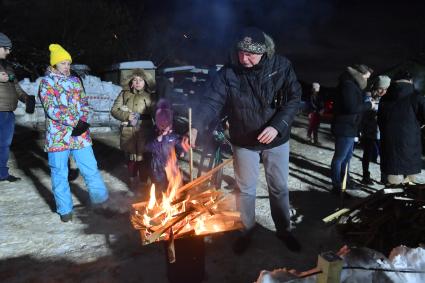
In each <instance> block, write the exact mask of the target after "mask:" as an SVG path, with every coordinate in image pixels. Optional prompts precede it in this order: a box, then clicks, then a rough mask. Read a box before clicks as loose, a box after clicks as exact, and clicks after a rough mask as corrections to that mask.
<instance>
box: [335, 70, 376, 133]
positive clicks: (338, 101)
mask: <svg viewBox="0 0 425 283" xmlns="http://www.w3.org/2000/svg"><path fill="white" fill-rule="evenodd" d="M338 90H339V91H338V94H337V95H336V97H335V102H334V120H333V123H332V133H333V134H334V135H335V136H337V137H356V136H357V134H358V128H359V124H360V122H361V117H362V113H363V112H364V111H366V110H369V109H370V108H371V107H372V105H371V103H370V102H364V101H363V95H364V94H363V91H362V90H361V88H360V87H359V85H358V83H357V82H356V81H355V79H354V77H353V76H352V75H351V74H349V73H348V72H346V73H344V74H343V75H342V76H341V78H340V81H339V85H338Z"/></svg>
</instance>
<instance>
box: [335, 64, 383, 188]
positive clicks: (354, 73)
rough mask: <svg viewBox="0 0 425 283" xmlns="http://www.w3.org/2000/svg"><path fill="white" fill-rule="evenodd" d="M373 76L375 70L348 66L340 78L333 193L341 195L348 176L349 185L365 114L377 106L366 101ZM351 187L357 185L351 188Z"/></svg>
mask: <svg viewBox="0 0 425 283" xmlns="http://www.w3.org/2000/svg"><path fill="white" fill-rule="evenodd" d="M371 73H372V69H370V68H369V67H367V66H366V65H355V66H354V67H347V69H346V70H345V72H344V73H343V74H342V75H341V76H340V79H339V85H338V90H339V93H338V94H337V95H336V96H335V102H334V108H333V109H334V120H333V122H332V133H333V135H334V136H335V152H334V156H333V158H332V163H331V179H332V192H333V193H339V192H341V188H342V183H343V180H344V175H346V176H347V184H349V182H348V181H349V172H350V168H349V167H350V159H351V156H352V154H353V148H354V139H355V138H356V137H357V135H358V131H359V125H360V122H361V117H362V113H363V112H364V111H367V110H370V109H372V107H375V106H374V105H375V104H374V103H372V102H370V101H367V102H365V101H364V95H365V93H364V89H365V88H366V86H367V80H368V78H369V77H370V75H371ZM351 186H353V185H352V184H350V185H349V186H348V187H351ZM351 188H353V187H351Z"/></svg>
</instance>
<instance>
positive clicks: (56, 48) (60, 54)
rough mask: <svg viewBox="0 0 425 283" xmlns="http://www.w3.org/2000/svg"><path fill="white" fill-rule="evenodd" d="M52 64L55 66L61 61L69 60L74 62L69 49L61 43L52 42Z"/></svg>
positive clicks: (50, 46)
mask: <svg viewBox="0 0 425 283" xmlns="http://www.w3.org/2000/svg"><path fill="white" fill-rule="evenodd" d="M49 50H50V65H51V66H54V65H56V64H57V63H59V62H62V61H65V60H69V61H71V62H72V58H71V55H69V53H68V51H66V50H65V49H63V47H62V46H60V45H59V44H50V45H49Z"/></svg>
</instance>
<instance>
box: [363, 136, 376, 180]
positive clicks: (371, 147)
mask: <svg viewBox="0 0 425 283" xmlns="http://www.w3.org/2000/svg"><path fill="white" fill-rule="evenodd" d="M362 145H363V158H362V169H363V177H364V178H365V177H366V178H367V177H369V176H370V173H369V163H370V162H371V161H374V160H376V158H377V155H378V153H377V151H378V148H379V145H378V140H376V139H370V138H362Z"/></svg>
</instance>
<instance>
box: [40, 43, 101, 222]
mask: <svg viewBox="0 0 425 283" xmlns="http://www.w3.org/2000/svg"><path fill="white" fill-rule="evenodd" d="M49 50H50V66H49V68H48V69H47V74H46V76H45V77H43V79H42V80H41V82H40V89H39V97H40V101H41V104H42V105H43V108H44V111H45V115H46V139H45V143H44V150H45V151H46V152H47V156H48V162H49V167H50V171H51V178H52V190H53V195H54V197H55V201H56V209H57V213H58V214H59V215H60V219H61V220H62V221H63V222H68V221H71V220H72V214H73V204H72V195H71V190H70V187H69V182H68V159H69V156H70V155H72V157H73V158H74V160H75V162H76V163H77V166H78V169H79V170H80V172H81V175H82V176H83V178H84V181H85V183H86V185H87V188H88V192H89V196H90V201H91V203H92V206H93V209H94V211H95V212H102V211H103V210H104V209H106V207H105V205H106V201H107V200H108V190H107V188H106V186H105V184H104V182H103V179H102V176H101V175H100V172H99V170H98V168H97V162H96V158H95V156H94V153H93V149H92V140H91V138H90V130H89V126H90V125H89V124H88V121H87V119H88V116H89V104H88V98H87V96H86V94H85V92H84V90H83V87H82V83H81V81H80V79H78V78H77V77H74V76H71V74H70V67H71V63H72V58H71V55H70V54H69V53H68V52H67V51H66V50H65V49H63V47H62V46H60V45H59V44H50V46H49Z"/></svg>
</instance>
